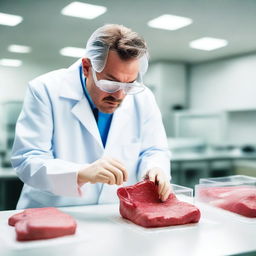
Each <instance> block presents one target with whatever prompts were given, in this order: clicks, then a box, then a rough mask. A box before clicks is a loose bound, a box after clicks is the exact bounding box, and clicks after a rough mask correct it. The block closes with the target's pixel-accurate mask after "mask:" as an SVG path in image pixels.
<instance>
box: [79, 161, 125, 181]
mask: <svg viewBox="0 0 256 256" xmlns="http://www.w3.org/2000/svg"><path fill="white" fill-rule="evenodd" d="M127 180H128V173H127V171H126V169H125V167H124V166H123V165H122V164H121V163H120V162H119V161H117V160H115V159H113V158H108V157H104V158H101V159H99V160H97V161H95V162H93V163H92V164H90V165H88V166H86V167H85V168H84V169H82V170H80V171H79V172H78V177H77V182H78V184H79V185H82V184H84V183H86V182H90V183H92V184H95V183H97V182H99V183H106V184H109V185H113V184H116V185H121V184H122V183H123V182H125V181H127Z"/></svg>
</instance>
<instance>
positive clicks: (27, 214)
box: [8, 207, 62, 226]
mask: <svg viewBox="0 0 256 256" xmlns="http://www.w3.org/2000/svg"><path fill="white" fill-rule="evenodd" d="M58 213H60V210H58V209H57V208H54V207H47V208H30V209H26V210H24V211H22V212H20V213H17V214H14V215H13V216H11V217H10V218H9V219H8V224H9V225H10V226H15V224H16V222H18V221H20V220H26V219H28V218H31V217H35V218H36V216H38V215H39V217H40V216H42V215H43V214H45V215H53V214H58ZM61 213H62V212H61Z"/></svg>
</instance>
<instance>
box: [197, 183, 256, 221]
mask: <svg viewBox="0 0 256 256" xmlns="http://www.w3.org/2000/svg"><path fill="white" fill-rule="evenodd" d="M198 197H199V200H200V201H203V202H207V203H210V204H211V205H214V206H216V207H219V208H222V209H225V210H228V211H231V212H234V213H237V214H240V215H243V216H245V217H250V218H255V217H256V187H253V186H234V187H210V188H209V187H208V188H200V189H199V193H198Z"/></svg>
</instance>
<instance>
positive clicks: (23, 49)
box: [8, 44, 31, 53]
mask: <svg viewBox="0 0 256 256" xmlns="http://www.w3.org/2000/svg"><path fill="white" fill-rule="evenodd" d="M8 51H9V52H16V53H29V52H31V47H29V46H26V45H18V44H11V45H9V46H8Z"/></svg>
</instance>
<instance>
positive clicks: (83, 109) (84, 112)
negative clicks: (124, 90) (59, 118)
mask: <svg viewBox="0 0 256 256" xmlns="http://www.w3.org/2000/svg"><path fill="white" fill-rule="evenodd" d="M78 64H79V61H78V62H77V63H76V65H77V66H74V67H71V68H69V69H68V70H67V72H66V74H65V79H63V81H64V82H63V84H62V87H61V91H60V92H59V95H60V97H62V98H66V99H68V100H73V101H77V103H76V104H75V105H74V106H73V107H72V109H71V112H72V113H73V114H74V115H75V116H76V118H77V119H78V120H79V121H80V122H81V123H82V124H83V126H84V127H85V128H86V129H87V130H88V131H89V132H90V133H91V135H92V136H93V137H94V138H95V140H96V141H97V142H98V144H99V145H100V147H101V148H102V149H103V144H102V141H101V137H100V133H99V129H98V126H97V123H96V120H95V118H94V115H93V112H92V110H91V107H90V105H89V102H88V100H87V99H86V98H85V96H84V93H83V89H82V85H81V81H80V77H79V65H78Z"/></svg>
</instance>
